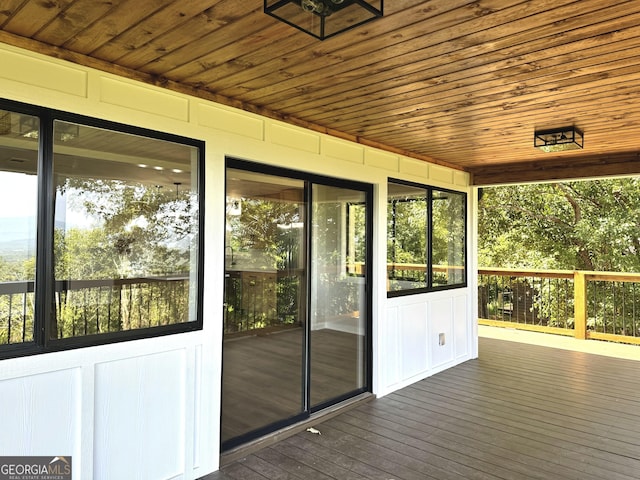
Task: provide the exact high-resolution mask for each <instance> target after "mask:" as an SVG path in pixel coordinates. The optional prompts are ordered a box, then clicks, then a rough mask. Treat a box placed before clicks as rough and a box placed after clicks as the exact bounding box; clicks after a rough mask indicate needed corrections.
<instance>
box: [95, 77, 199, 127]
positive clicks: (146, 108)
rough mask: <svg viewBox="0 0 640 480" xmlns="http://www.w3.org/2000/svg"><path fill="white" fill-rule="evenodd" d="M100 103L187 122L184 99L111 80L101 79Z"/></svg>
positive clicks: (186, 103)
mask: <svg viewBox="0 0 640 480" xmlns="http://www.w3.org/2000/svg"><path fill="white" fill-rule="evenodd" d="M100 101H102V102H105V103H108V104H110V105H118V106H121V107H126V108H133V109H135V110H139V111H141V112H146V113H152V114H154V115H160V116H162V117H166V118H171V119H175V120H182V121H185V122H186V121H188V120H189V100H187V99H186V98H185V97H182V96H179V95H174V94H171V93H168V92H166V91H162V90H160V89H157V90H156V89H151V88H149V87H141V86H138V85H133V84H131V83H129V82H125V81H119V80H115V79H112V78H106V77H103V78H101V80H100Z"/></svg>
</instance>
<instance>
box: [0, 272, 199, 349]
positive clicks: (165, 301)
mask: <svg viewBox="0 0 640 480" xmlns="http://www.w3.org/2000/svg"><path fill="white" fill-rule="evenodd" d="M188 292H189V279H188V278H186V277H176V276H171V277H150V278H149V277H145V278H125V279H104V280H70V281H57V282H56V283H55V292H54V302H55V322H54V326H53V327H52V328H55V330H56V333H55V335H56V338H69V337H78V336H84V335H94V334H100V333H108V332H118V331H124V330H134V329H139V328H148V327H154V326H159V325H168V324H174V323H181V322H186V321H188V315H189V293H188ZM34 304H35V296H34V282H33V281H17V282H0V345H6V344H18V343H24V342H30V341H33V320H34V311H35V308H34Z"/></svg>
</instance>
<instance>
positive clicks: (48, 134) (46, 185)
mask: <svg viewBox="0 0 640 480" xmlns="http://www.w3.org/2000/svg"><path fill="white" fill-rule="evenodd" d="M0 110H6V111H10V112H11V113H16V114H24V115H31V116H34V117H38V118H39V120H40V130H39V135H38V152H37V155H38V160H37V170H36V175H37V195H38V200H37V214H36V252H37V255H36V267H35V280H34V288H35V295H34V314H33V315H34V326H33V329H34V332H33V341H32V342H26V343H16V344H7V345H0V360H2V359H7V358H16V357H22V356H28V355H36V354H43V353H50V352H56V351H63V350H70V349H77V348H83V347H92V346H98V345H106V344H110V343H117V342H124V341H131V340H141V339H146V338H154V337H159V336H164V335H172V334H179V333H186V332H191V331H196V330H202V328H203V298H204V293H203V290H204V244H205V242H204V218H205V211H204V207H205V183H204V182H205V175H204V174H205V168H204V165H205V142H204V141H202V140H196V139H193V138H188V137H184V136H180V135H175V134H171V133H166V132H161V131H157V130H151V129H147V128H143V127H138V126H133V125H128V124H123V123H119V122H114V121H109V120H104V119H100V118H95V117H89V116H85V115H80V114H75V113H70V112H65V111H60V110H55V109H51V108H47V107H40V106H36V105H31V104H26V103H22V102H17V101H13V100H8V99H4V98H0ZM55 121H63V122H71V123H77V124H80V125H83V126H88V127H94V128H99V129H104V130H110V131H112V132H115V133H124V134H130V135H135V136H139V137H144V138H147V139H152V140H161V141H168V142H172V143H177V144H181V145H185V146H189V147H194V148H195V149H196V151H197V157H198V158H197V166H196V169H197V172H196V174H197V188H198V218H197V224H198V240H197V249H198V252H197V262H196V268H197V270H198V271H197V273H196V281H197V286H196V292H195V298H196V302H197V305H196V309H195V319H194V320H192V321H187V322H182V323H176V324H171V325H160V326H153V327H145V328H137V329H132V330H125V331H119V332H108V333H99V334H91V335H84V336H77V337H69V338H61V339H56V338H51V336H50V334H51V327H52V324H53V323H54V322H53V320H54V317H55V304H54V302H55V297H54V292H55V285H56V280H55V270H54V229H55V225H54V213H55V205H54V204H55V200H56V192H55V187H54V157H55V154H54V130H53V129H54V122H55Z"/></svg>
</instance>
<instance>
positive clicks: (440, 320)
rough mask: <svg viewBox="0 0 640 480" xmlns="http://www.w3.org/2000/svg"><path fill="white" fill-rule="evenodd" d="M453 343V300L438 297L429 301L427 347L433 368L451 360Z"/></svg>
mask: <svg viewBox="0 0 640 480" xmlns="http://www.w3.org/2000/svg"><path fill="white" fill-rule="evenodd" d="M441 338H442V340H441ZM441 341H442V344H441ZM454 343H455V342H454V336H453V302H452V300H451V298H440V299H437V300H434V301H432V302H430V304H429V347H430V351H431V366H432V367H433V368H438V367H440V366H442V365H444V364H446V363H450V362H451V361H452V360H453V355H454V353H453V352H454V348H453V346H454Z"/></svg>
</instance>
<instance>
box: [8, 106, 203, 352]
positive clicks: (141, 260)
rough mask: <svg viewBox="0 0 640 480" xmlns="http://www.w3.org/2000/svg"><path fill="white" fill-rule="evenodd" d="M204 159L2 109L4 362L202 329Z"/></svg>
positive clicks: (61, 116) (122, 131)
mask: <svg viewBox="0 0 640 480" xmlns="http://www.w3.org/2000/svg"><path fill="white" fill-rule="evenodd" d="M203 153H204V146H203V144H202V142H199V141H195V140H190V139H186V138H183V137H176V136H171V135H166V134H160V133H158V132H151V131H147V130H142V129H137V128H133V127H126V126H123V125H118V124H112V123H107V122H102V121H98V120H95V119H89V118H85V117H79V116H73V115H69V114H65V113H62V112H53V111H49V110H45V109H38V108H35V107H30V106H25V105H18V104H14V103H8V102H6V103H0V198H1V200H2V202H0V232H1V233H0V356H5V357H6V356H11V355H19V354H21V353H25V354H29V353H37V352H44V351H49V350H52V349H60V348H70V347H77V346H83V345H93V344H100V343H107V342H113V341H118V340H126V339H133V338H142V337H148V336H153V335H161V334H167V333H177V332H183V331H187V330H193V329H196V328H200V327H201V324H202V323H201V315H200V304H201V302H200V298H201V283H202V282H201V268H200V264H201V259H202V258H201V257H202V241H201V234H200V232H201V223H202V222H201V219H202V212H201V208H200V205H201V203H202V199H201V194H202V172H201V169H202V157H203ZM36 233H37V234H36Z"/></svg>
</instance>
